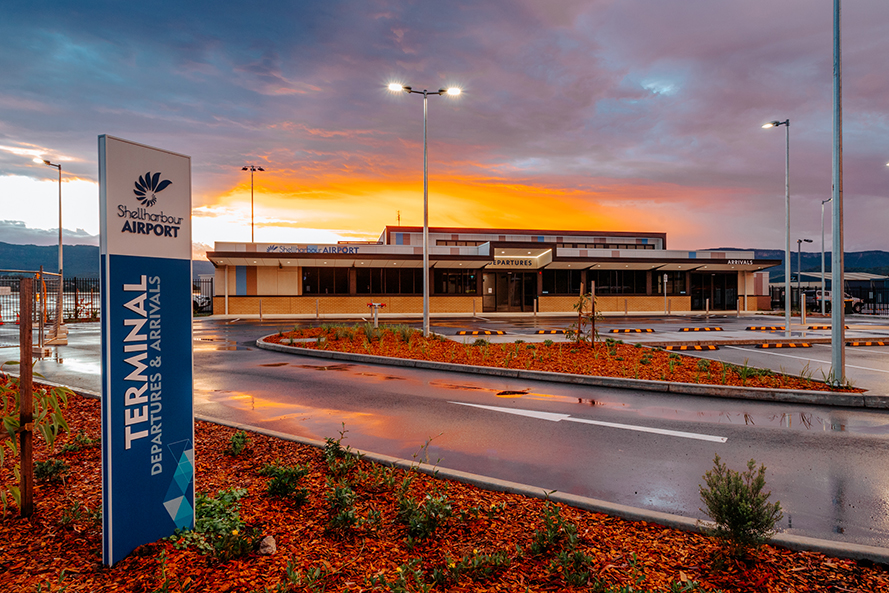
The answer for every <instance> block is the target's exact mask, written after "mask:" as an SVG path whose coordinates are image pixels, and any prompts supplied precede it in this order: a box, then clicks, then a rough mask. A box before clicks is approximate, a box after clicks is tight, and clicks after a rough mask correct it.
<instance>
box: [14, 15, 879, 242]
mask: <svg viewBox="0 0 889 593" xmlns="http://www.w3.org/2000/svg"><path fill="white" fill-rule="evenodd" d="M843 14H844V19H845V20H844V58H845V61H844V74H845V79H844V90H845V98H844V101H845V107H846V109H845V126H846V144H845V149H846V173H847V176H846V184H847V185H846V189H847V197H848V198H849V199H850V204H852V203H862V204H867V207H868V208H869V211H868V212H867V213H863V212H861V211H858V210H854V209H850V211H849V214H848V216H847V219H846V220H847V223H846V224H847V228H848V227H850V226H851V225H860V226H856V228H855V230H856V232H854V233H849V232H847V240H848V242H849V244H850V245H853V246H855V247H862V248H863V247H870V248H872V247H877V244H879V243H881V242H882V241H883V240H882V237H883V233H882V228H884V227H885V226H886V225H887V224H889V214H887V212H889V209H887V208H886V207H885V201H886V187H889V184H887V173H889V169H887V168H886V167H885V166H884V164H885V162H886V161H887V160H889V134H887V132H889V115H887V114H889V79H887V77H886V76H885V74H884V71H885V67H884V65H883V63H882V62H883V56H885V55H887V53H889V36H887V35H886V23H887V22H889V3H887V2H885V0H861V1H859V2H856V3H854V4H849V5H847V6H846V7H845V10H844V13H843ZM831 19H832V14H831V8H830V6H829V4H824V3H817V4H813V3H812V2H810V1H809V0H786V1H784V2H780V3H776V2H773V1H767V0H747V1H745V2H713V1H712V0H683V1H681V2H679V1H676V0H674V1H654V0H621V1H620V2H613V1H605V0H601V1H588V0H583V1H581V0H564V1H559V2H553V1H552V0H523V1H518V0H515V1H507V0H499V1H491V2H470V1H468V0H464V1H458V2H402V1H395V0H391V1H388V0H370V1H367V2H364V1H362V2H358V1H354V0H353V1H342V0H341V1H323V2H321V1H317V0H315V1H300V2H296V1H289V2H274V3H253V4H243V3H234V2H229V1H221V2H213V3H210V2H185V3H173V2H139V3H120V2H112V1H110V0H106V1H104V2H98V1H94V2H89V1H84V2H78V3H73V4H67V5H63V6H52V7H50V6H48V5H40V4H34V3H19V4H17V5H15V6H14V7H12V8H11V9H10V10H9V11H8V12H7V13H6V14H5V18H4V19H2V20H0V50H2V51H0V71H2V72H3V73H4V82H3V85H2V88H0V114H2V115H0V145H4V144H5V145H11V146H18V147H22V146H26V145H32V146H39V147H45V148H46V149H47V150H48V151H56V152H57V153H59V154H66V155H71V156H73V157H74V158H75V159H76V160H75V161H73V162H72V163H71V165H70V171H71V172H72V173H73V174H77V175H80V176H83V177H88V178H93V179H94V178H95V175H96V164H95V154H96V136H97V135H98V134H102V133H108V134H113V135H117V136H121V137H126V138H131V139H133V140H136V141H140V142H145V143H147V144H154V145H161V146H164V147H167V148H170V149H171V150H176V151H177V152H181V153H185V154H189V155H192V156H193V166H194V182H195V195H196V205H199V204H212V203H214V202H215V201H216V200H217V196H218V195H219V194H222V193H225V192H227V191H229V190H230V189H231V188H232V186H233V185H234V184H235V183H238V182H239V179H240V178H239V175H240V173H239V171H238V169H239V167H240V166H241V165H242V164H244V163H245V162H257V163H263V164H264V165H265V166H266V167H268V168H269V170H270V172H271V171H277V172H278V174H280V175H283V176H286V177H287V178H288V179H290V180H292V182H293V183H294V184H295V185H299V184H308V183H316V184H317V183H324V180H325V179H329V178H331V177H332V176H348V177H352V178H369V179H375V180H386V179H389V180H393V181H394V180H397V179H401V178H403V177H404V175H405V170H410V171H414V172H415V171H416V162H417V161H416V158H417V149H418V145H419V143H420V142H421V138H422V136H421V129H420V122H421V117H422V106H421V101H420V100H419V98H418V97H417V96H411V97H408V96H404V95H392V94H390V93H389V92H387V91H386V90H385V89H384V86H385V84H386V83H388V82H390V81H398V82H403V83H405V84H411V85H413V86H414V87H415V88H429V89H430V90H436V89H438V88H439V87H440V86H445V85H449V84H459V85H460V86H462V87H463V88H464V90H465V94H464V96H463V97H461V98H459V99H456V100H452V99H449V98H445V97H438V96H433V97H432V98H430V100H429V132H430V150H431V151H432V152H431V154H434V156H435V159H436V165H435V167H436V174H439V175H446V176H448V178H462V179H471V180H473V182H485V180H496V181H497V182H498V183H514V184H515V183H523V184H529V185H532V186H537V187H539V188H540V190H541V193H542V194H545V193H546V192H547V191H548V190H549V189H550V188H563V189H564V188H568V189H571V190H572V191H573V190H577V191H580V192H581V193H583V192H591V191H593V190H592V188H595V187H614V185H615V184H618V185H619V184H620V183H622V182H624V183H626V184H627V186H632V187H634V188H645V187H648V188H650V190H649V191H647V192H644V193H641V194H639V195H638V196H637V200H636V202H637V203H641V204H644V203H650V204H661V203H668V204H673V205H674V207H675V209H677V210H682V209H689V210H690V209H702V211H705V212H706V213H708V215H709V216H710V217H711V219H712V221H713V222H712V224H711V225H710V226H712V228H719V227H720V225H721V224H722V223H723V217H731V218H730V220H731V221H737V220H739V217H740V220H743V224H739V226H738V228H737V229H733V230H732V231H731V232H732V233H733V234H732V237H739V239H738V241H739V243H745V241H743V240H742V239H740V238H742V237H745V236H746V235H745V232H747V231H748V230H749V229H752V228H756V229H757V233H759V234H760V235H761V236H763V237H765V236H772V235H774V236H776V240H775V244H777V243H780V237H781V234H780V230H781V222H782V221H779V220H774V217H773V216H769V217H767V219H765V220H764V219H763V218H762V216H761V214H760V213H763V212H771V211H772V209H773V208H772V206H773V204H774V202H775V200H776V199H780V197H781V195H782V194H783V175H784V170H783V152H784V140H783V137H782V136H783V131H782V130H779V131H776V130H762V129H760V127H759V126H760V124H761V123H762V122H764V121H768V120H770V119H774V118H781V119H783V118H790V119H791V121H792V129H791V143H792V149H791V153H792V174H793V178H792V190H793V192H794V200H795V208H796V209H797V211H798V215H796V217H795V220H796V221H798V223H799V226H798V228H799V232H807V233H811V232H813V231H814V230H815V229H817V228H818V224H819V222H820V219H819V215H820V209H819V208H818V204H819V202H820V200H821V199H823V198H824V196H826V195H828V194H829V192H830V166H831V165H830V163H831V159H830V155H831V140H832V137H831V120H830V117H831V108H832V104H831V84H832V78H831V67H832V65H831V26H832V20H831ZM424 85H425V86H424ZM0 173H7V174H9V173H12V174H26V175H28V174H33V172H32V171H31V170H30V169H28V165H27V159H24V158H19V157H18V156H10V155H9V154H8V153H3V152H0ZM664 187H670V188H673V187H680V188H682V187H684V188H688V192H687V193H688V196H689V197H687V198H683V197H682V195H683V194H682V192H681V191H679V192H674V191H669V192H665V191H663V190H662V188H664ZM637 191H640V192H641V191H643V190H641V189H639V190H637ZM707 191H709V192H710V194H709V195H710V196H712V197H711V198H710V199H709V200H708V199H707V198H705V197H702V196H704V195H705V194H706V192H707ZM584 195H586V196H587V198H586V199H588V200H589V201H590V202H591V203H594V202H595V199H596V198H594V197H593V194H592V193H586V194H584ZM716 196H732V198H731V199H722V198H720V199H716ZM856 200H857V201H858V202H856ZM327 201H330V200H327ZM797 203H798V205H797ZM328 207H332V208H333V207H336V206H335V205H331V206H328ZM526 216H527V217H528V220H529V224H531V225H532V226H533V217H534V213H533V212H529V213H527V214H526ZM470 222H471V221H469V220H467V224H468V223H470ZM632 222H633V221H632V219H630V220H628V223H627V224H628V226H630V225H631V224H632ZM795 228H797V227H796V226H795ZM664 230H669V229H664ZM4 232H5V231H4ZM369 232H372V231H371V230H369ZM758 236H759V235H758ZM706 242H707V243H710V244H717V243H724V242H725V241H722V240H721V237H719V236H715V237H713V238H712V239H711V240H709V241H706ZM772 246H774V245H763V247H772Z"/></svg>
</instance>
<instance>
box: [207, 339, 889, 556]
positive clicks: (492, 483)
mask: <svg viewBox="0 0 889 593" xmlns="http://www.w3.org/2000/svg"><path fill="white" fill-rule="evenodd" d="M267 337H268V336H267ZM313 341H314V340H313ZM256 346H257V347H258V348H261V349H266V350H271V351H276V352H283V353H290V354H296V355H300V356H315V357H318V358H326V359H333V360H347V361H351V362H359V363H362V364H382V365H392V366H406V367H413V368H425V369H430V370H438V371H444V372H463V373H466V372H469V373H478V374H486V375H496V376H506V377H517V378H524V379H529V380H539V381H559V382H567V383H575V384H583V385H598V386H602V387H616V388H624V389H645V390H649V391H666V392H670V393H682V394H684V395H701V396H707V397H726V398H737V399H755V400H760V401H775V402H787V403H803V404H813V405H827V406H847V407H869V408H882V409H887V408H889V397H885V396H869V397H866V396H862V395H860V394H840V393H833V392H828V391H816V392H813V391H801V390H790V389H786V390H781V389H758V388H744V387H730V386H721V385H697V384H677V383H669V382H663V381H641V380H635V379H619V378H611V377H591V376H580V375H568V374H562V373H548V372H540V371H524V370H519V369H501V368H493V367H473V366H468V365H458V364H450V363H437V362H429V361H421V360H410V359H392V358H387V357H381V356H371V355H366V354H352V353H345V352H333V351H325V350H314V349H309V348H299V347H294V346H284V345H281V344H275V343H269V342H265V341H263V339H259V340H257V341H256ZM207 420H209V421H212V422H217V423H220V424H224V425H226V426H231V427H233V428H238V429H242V430H250V431H254V432H259V433H261V434H265V435H268V436H274V437H277V438H281V439H284V440H291V441H295V442H300V443H304V444H308V445H312V446H315V447H323V446H324V443H323V442H321V441H315V440H311V439H304V438H299V437H294V436H291V435H287V434H283V433H278V432H275V431H268V430H263V429H259V428H257V427H253V426H249V425H241V424H233V423H226V422H219V421H217V420H213V419H211V418H207ZM361 455H362V456H363V457H364V458H365V459H369V460H371V461H376V462H379V463H382V464H386V465H391V466H395V467H400V468H403V469H408V468H412V467H413V468H416V469H417V470H418V471H423V472H426V473H429V474H431V473H433V472H435V473H436V474H437V475H438V476H439V477H442V478H445V479H450V480H455V481H459V482H464V483H468V484H473V485H476V486H479V487H481V488H484V489H487V490H495V491H500V492H511V493H515V494H521V495H523V496H531V497H535V498H544V497H546V496H548V497H549V498H550V499H551V500H554V501H556V502H563V503H565V504H568V505H571V506H574V507H577V508H582V509H586V510H590V511H594V512H599V513H605V514H608V515H612V516H616V517H621V518H624V519H628V520H632V521H646V522H650V523H656V524H659V525H665V526H667V527H672V528H675V529H681V530H684V531H692V532H698V533H702V532H704V530H705V529H706V524H705V523H703V522H701V521H698V520H696V519H692V518H689V517H682V516H679V515H671V514H669V513H663V512H659V511H651V510H648V509H641V508H636V507H630V506H626V505H621V504H615V503H610V502H607V501H603V500H597V499H593V498H587V497H583V496H576V495H572V494H567V493H561V492H554V493H549V494H548V493H547V492H546V491H545V490H544V489H543V488H540V487H535V486H533V485H528V484H519V483H516V482H509V481H505V480H498V479H495V478H489V477H486V476H480V475H477V474H472V473H468V472H463V471H459V470H453V469H447V468H438V467H432V466H429V465H424V464H419V465H418V464H417V463H416V462H415V461H408V460H405V459H398V458H395V457H389V456H386V455H379V454H375V453H364V452H361ZM771 543H772V544H775V545H778V546H783V547H786V548H789V549H792V550H801V551H813V552H820V553H823V554H826V555H828V556H836V557H839V558H851V559H855V560H870V561H873V562H878V563H881V564H889V548H881V547H876V546H865V545H859V544H851V543H844V542H836V541H831V540H823V539H817V538H810V537H803V536H795V535H789V534H780V533H779V534H776V535H775V536H774V537H773V538H772V540H771Z"/></svg>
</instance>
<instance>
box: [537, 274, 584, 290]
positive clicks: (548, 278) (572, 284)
mask: <svg viewBox="0 0 889 593" xmlns="http://www.w3.org/2000/svg"><path fill="white" fill-rule="evenodd" d="M580 284H581V276H580V270H543V294H580Z"/></svg>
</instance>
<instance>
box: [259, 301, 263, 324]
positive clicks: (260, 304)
mask: <svg viewBox="0 0 889 593" xmlns="http://www.w3.org/2000/svg"><path fill="white" fill-rule="evenodd" d="M259 322H260V323H262V299H259Z"/></svg>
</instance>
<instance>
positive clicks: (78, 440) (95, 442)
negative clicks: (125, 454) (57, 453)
mask: <svg viewBox="0 0 889 593" xmlns="http://www.w3.org/2000/svg"><path fill="white" fill-rule="evenodd" d="M101 444H102V440H101V439H92V438H90V437H88V436H86V433H84V432H83V431H82V430H78V431H77V434H76V435H74V436H73V437H71V438H70V439H68V442H67V443H65V446H63V447H62V453H76V452H77V451H81V450H83V449H90V448H92V447H98V446H99V445H101Z"/></svg>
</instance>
